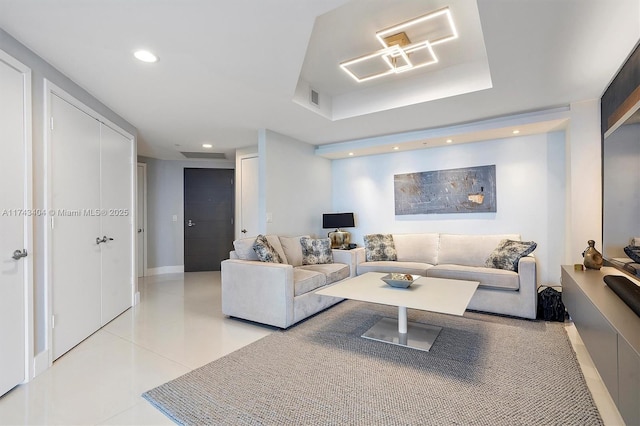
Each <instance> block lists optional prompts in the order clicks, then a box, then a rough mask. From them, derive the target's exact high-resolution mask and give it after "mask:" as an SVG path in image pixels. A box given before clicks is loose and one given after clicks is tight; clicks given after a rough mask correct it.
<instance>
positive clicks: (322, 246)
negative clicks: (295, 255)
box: [300, 237, 333, 265]
mask: <svg viewBox="0 0 640 426" xmlns="http://www.w3.org/2000/svg"><path fill="white" fill-rule="evenodd" d="M300 245H301V246H302V264H303V265H320V264H323V263H333V252H332V251H331V240H330V239H329V238H321V239H315V238H308V237H302V238H300Z"/></svg>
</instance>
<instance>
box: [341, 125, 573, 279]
mask: <svg viewBox="0 0 640 426" xmlns="http://www.w3.org/2000/svg"><path fill="white" fill-rule="evenodd" d="M491 164H495V165H496V181H497V183H496V192H497V212H496V213H465V214H440V215H404V216H395V205H394V195H393V176H394V175H395V174H401V173H412V172H422V171H430V170H443V169H451V168H460V167H470V166H482V165H491ZM332 166H333V167H332V182H333V184H332V185H333V208H334V210H336V211H353V212H355V214H356V227H355V228H353V229H351V230H350V231H351V233H352V242H355V243H358V244H360V245H361V244H362V243H363V240H362V236H363V235H365V234H368V233H411V232H444V233H456V234H465V233H469V234H492V233H517V234H520V235H521V236H522V238H523V239H524V240H533V241H535V242H537V243H538V248H537V250H536V251H535V253H534V254H535V255H536V257H537V258H538V264H539V268H538V282H539V283H541V284H546V283H554V284H557V283H559V282H560V265H561V264H562V263H563V260H564V259H563V255H564V233H565V232H564V227H565V223H564V217H565V203H564V199H565V134H564V132H554V133H549V134H541V135H533V136H523V137H514V138H509V139H500V140H493V141H486V142H478V143H472V144H461V145H453V146H447V147H441V148H432V149H425V150H417V151H409V152H397V153H391V154H385V155H376V156H369V157H361V158H350V159H344V160H335V161H334V162H333V165H332Z"/></svg>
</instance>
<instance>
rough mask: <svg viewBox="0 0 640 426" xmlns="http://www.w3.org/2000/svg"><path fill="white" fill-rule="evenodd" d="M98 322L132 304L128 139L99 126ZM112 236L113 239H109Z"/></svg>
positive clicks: (131, 238)
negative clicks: (100, 217) (99, 286)
mask: <svg viewBox="0 0 640 426" xmlns="http://www.w3.org/2000/svg"><path fill="white" fill-rule="evenodd" d="M100 171H101V175H102V176H101V179H100V181H101V193H102V200H101V205H102V212H103V215H102V235H103V236H105V237H107V242H106V243H104V244H101V249H102V324H103V325H104V324H106V323H108V322H109V321H111V320H112V319H114V318H115V317H116V316H118V315H119V314H121V313H122V312H123V311H125V310H126V309H127V308H129V307H130V306H131V305H132V294H133V287H132V286H133V281H132V280H133V277H132V276H131V274H132V265H133V264H132V261H133V249H132V243H131V242H132V240H133V224H132V223H133V222H132V219H133V218H132V216H131V215H132V214H133V211H132V210H133V209H132V205H131V204H132V198H131V188H132V187H133V186H132V185H133V175H132V173H133V166H132V142H131V140H129V139H127V138H126V137H124V136H122V135H121V134H120V133H118V132H116V131H114V130H113V129H111V128H109V127H107V126H105V125H102V126H101V162H100ZM112 238H113V239H112Z"/></svg>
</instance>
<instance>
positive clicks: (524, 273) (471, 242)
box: [355, 233, 537, 319]
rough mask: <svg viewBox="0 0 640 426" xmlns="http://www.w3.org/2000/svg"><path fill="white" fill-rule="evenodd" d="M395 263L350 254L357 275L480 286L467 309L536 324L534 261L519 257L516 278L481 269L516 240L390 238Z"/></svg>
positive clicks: (512, 237)
mask: <svg viewBox="0 0 640 426" xmlns="http://www.w3.org/2000/svg"><path fill="white" fill-rule="evenodd" d="M392 235H393V244H394V245H395V249H396V253H397V260H395V261H393V260H384V261H373V262H367V261H366V254H365V249H364V248H358V249H355V254H356V264H357V265H356V273H357V275H361V274H364V273H366V272H400V273H408V274H417V275H423V276H428V277H438V278H451V279H459V280H470V281H479V282H480V285H479V286H478V289H477V290H476V293H475V295H474V296H473V298H472V299H471V302H470V304H469V309H473V310H479V311H485V312H492V313H497V314H504V315H513V316H517V317H522V318H531V319H534V318H536V309H537V283H536V261H535V257H534V256H532V255H529V256H525V257H522V258H521V259H520V260H519V262H518V268H517V272H513V271H509V270H503V269H495V268H488V267H485V262H486V260H487V258H488V257H489V255H491V253H492V252H493V250H494V249H495V248H496V247H497V246H498V244H499V243H500V241H502V240H504V239H508V240H515V241H520V235H517V234H504V235H455V234H438V233H424V234H421V233H416V234H392Z"/></svg>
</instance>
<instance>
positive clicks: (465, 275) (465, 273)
mask: <svg viewBox="0 0 640 426" xmlns="http://www.w3.org/2000/svg"><path fill="white" fill-rule="evenodd" d="M427 276H428V277H435V278H449V279H452V280H466V281H479V282H480V285H479V286H478V288H481V287H483V288H493V289H501V290H518V289H519V288H520V279H519V277H518V274H517V273H516V272H513V271H507V270H504V269H493V268H484V267H478V266H463V265H447V264H444V265H436V266H434V267H433V268H429V269H428V270H427Z"/></svg>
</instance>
